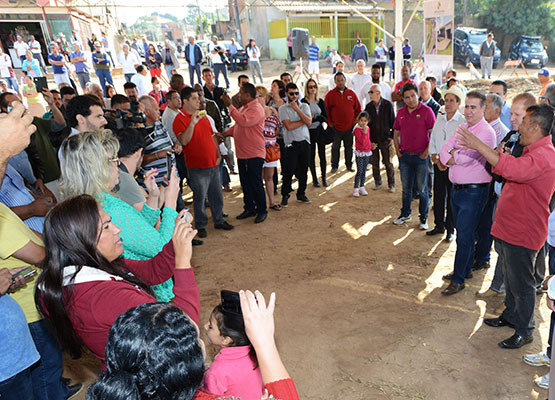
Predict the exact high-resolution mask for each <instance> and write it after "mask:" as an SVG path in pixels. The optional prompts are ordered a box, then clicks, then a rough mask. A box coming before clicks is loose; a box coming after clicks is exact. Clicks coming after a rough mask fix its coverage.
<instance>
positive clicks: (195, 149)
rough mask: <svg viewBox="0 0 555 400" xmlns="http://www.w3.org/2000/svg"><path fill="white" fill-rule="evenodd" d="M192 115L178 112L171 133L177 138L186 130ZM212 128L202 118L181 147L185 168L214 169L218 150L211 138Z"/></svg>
mask: <svg viewBox="0 0 555 400" xmlns="http://www.w3.org/2000/svg"><path fill="white" fill-rule="evenodd" d="M191 117H192V115H191V114H189V113H187V112H185V111H183V110H179V114H177V116H176V117H175V119H174V121H173V131H174V132H175V135H176V136H177V137H178V138H179V135H181V134H182V133H183V132H185V131H186V130H187V128H188V127H189V124H190V123H191ZM212 133H213V132H212V126H211V125H210V121H209V120H208V118H206V117H202V118H201V119H200V120H199V121H198V122H197V124H196V125H195V129H194V130H193V137H192V138H191V140H190V141H189V143H187V145H185V146H183V154H184V156H185V164H187V168H202V169H207V168H214V167H215V166H216V165H217V160H218V150H217V147H216V143H214V139H213V138H212Z"/></svg>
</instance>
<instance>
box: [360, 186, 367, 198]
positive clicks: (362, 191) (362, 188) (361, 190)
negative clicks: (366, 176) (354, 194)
mask: <svg viewBox="0 0 555 400" xmlns="http://www.w3.org/2000/svg"><path fill="white" fill-rule="evenodd" d="M358 191H359V193H360V194H361V195H363V196H368V192H367V191H366V189H365V188H364V186H361V187H360V189H358Z"/></svg>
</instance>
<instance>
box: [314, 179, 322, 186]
mask: <svg viewBox="0 0 555 400" xmlns="http://www.w3.org/2000/svg"><path fill="white" fill-rule="evenodd" d="M312 184H313V185H314V187H320V186H322V185H320V182H318V181H317V180H314V181H313V182H312Z"/></svg>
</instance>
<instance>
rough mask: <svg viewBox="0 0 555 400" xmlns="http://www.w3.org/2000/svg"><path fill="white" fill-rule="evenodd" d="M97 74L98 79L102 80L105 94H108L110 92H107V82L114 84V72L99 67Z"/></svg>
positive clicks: (101, 83) (101, 84)
mask: <svg viewBox="0 0 555 400" xmlns="http://www.w3.org/2000/svg"><path fill="white" fill-rule="evenodd" d="M96 76H98V80H99V81H100V86H102V91H103V92H104V96H107V95H108V93H107V92H106V83H109V84H110V85H112V87H115V86H114V81H112V74H111V73H110V70H108V69H97V70H96Z"/></svg>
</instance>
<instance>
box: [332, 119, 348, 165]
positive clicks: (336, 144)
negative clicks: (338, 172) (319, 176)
mask: <svg viewBox="0 0 555 400" xmlns="http://www.w3.org/2000/svg"><path fill="white" fill-rule="evenodd" d="M333 130H334V136H333V144H332V147H331V167H332V168H338V167H339V151H340V150H341V142H343V146H344V147H345V166H346V167H347V169H352V168H353V130H352V129H349V130H348V131H344V132H342V131H338V130H337V129H335V128H333Z"/></svg>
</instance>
